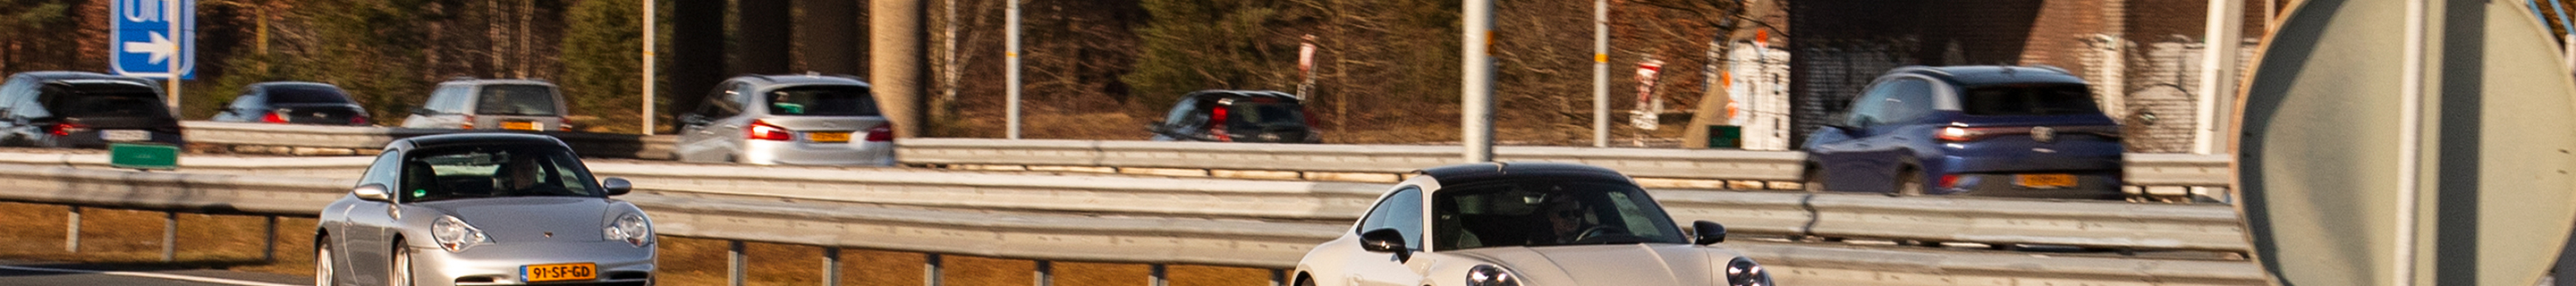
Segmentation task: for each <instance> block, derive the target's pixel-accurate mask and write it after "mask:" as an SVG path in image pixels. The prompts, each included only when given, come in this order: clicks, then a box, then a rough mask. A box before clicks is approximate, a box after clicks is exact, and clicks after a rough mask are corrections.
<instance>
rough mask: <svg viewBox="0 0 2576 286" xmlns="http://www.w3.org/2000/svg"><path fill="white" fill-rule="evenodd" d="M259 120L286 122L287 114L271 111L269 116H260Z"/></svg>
mask: <svg viewBox="0 0 2576 286" xmlns="http://www.w3.org/2000/svg"><path fill="white" fill-rule="evenodd" d="M259 122H268V123H286V116H284V115H278V114H277V112H269V113H268V116H261V117H259Z"/></svg>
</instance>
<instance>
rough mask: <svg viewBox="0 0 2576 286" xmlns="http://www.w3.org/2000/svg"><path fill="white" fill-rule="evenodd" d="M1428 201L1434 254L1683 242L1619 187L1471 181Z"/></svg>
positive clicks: (1650, 205) (1636, 192) (1651, 205)
mask: <svg viewBox="0 0 2576 286" xmlns="http://www.w3.org/2000/svg"><path fill="white" fill-rule="evenodd" d="M1432 200H1433V201H1432V206H1431V207H1432V208H1433V211H1432V214H1433V215H1434V216H1433V217H1434V218H1435V219H1434V220H1433V221H1432V222H1431V225H1432V227H1433V230H1432V234H1433V237H1434V238H1435V239H1436V240H1435V241H1433V242H1432V243H1434V245H1433V247H1436V249H1472V248H1484V247H1506V246H1558V245H1593V244H1635V243H1684V242H1685V240H1684V239H1683V238H1682V234H1681V229H1680V227H1677V226H1674V225H1673V221H1672V217H1671V216H1668V215H1665V214H1664V210H1663V208H1662V207H1660V206H1657V205H1655V202H1654V200H1653V199H1652V198H1649V197H1647V196H1646V192H1645V191H1644V190H1640V189H1637V187H1636V186H1635V185H1630V184H1624V183H1613V182H1586V181H1556V180H1525V181H1513V182H1497V183H1487V184H1472V185H1464V186H1457V187H1450V188H1447V189H1445V190H1441V191H1440V192H1438V193H1437V194H1436V195H1433V198H1432Z"/></svg>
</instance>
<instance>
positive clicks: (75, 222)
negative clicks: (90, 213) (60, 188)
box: [63, 206, 81, 253]
mask: <svg viewBox="0 0 2576 286" xmlns="http://www.w3.org/2000/svg"><path fill="white" fill-rule="evenodd" d="M80 219H81V207H80V206H72V213H71V221H70V222H69V224H67V225H66V226H65V227H64V228H65V229H64V230H63V252H70V253H80V225H81V222H80Z"/></svg>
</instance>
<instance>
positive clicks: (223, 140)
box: [179, 121, 677, 159]
mask: <svg viewBox="0 0 2576 286" xmlns="http://www.w3.org/2000/svg"><path fill="white" fill-rule="evenodd" d="M179 125H180V126H181V127H183V128H187V130H186V131H187V136H188V143H191V144H204V145H215V146H221V147H223V148H226V149H228V150H232V151H235V152H245V153H271V154H291V155H306V156H311V155H326V156H328V155H351V154H374V152H375V151H378V150H381V149H384V148H385V144H386V143H392V142H393V141H394V140H395V139H402V138H409V137H413V136H422V135H433V134H445V133H458V132H523V131H489V130H454V129H411V128H385V127H360V126H322V125H287V124H265V123H233V122H211V121H186V122H180V124H179ZM524 133H533V134H543V135H547V136H554V137H555V138H557V139H562V140H563V141H564V143H565V144H571V145H573V146H576V147H578V148H574V150H576V152H581V153H582V154H581V155H583V156H594V157H614V158H641V159H669V158H670V155H671V144H672V142H673V140H676V138H677V137H673V136H643V135H633V134H612V133H588V132H555V131H545V132H524Z"/></svg>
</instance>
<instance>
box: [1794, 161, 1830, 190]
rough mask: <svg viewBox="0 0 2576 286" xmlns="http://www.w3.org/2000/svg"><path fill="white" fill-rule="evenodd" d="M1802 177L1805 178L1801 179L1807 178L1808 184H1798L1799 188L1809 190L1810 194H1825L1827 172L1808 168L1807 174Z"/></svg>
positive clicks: (1811, 167) (1813, 167) (1812, 167)
mask: <svg viewBox="0 0 2576 286" xmlns="http://www.w3.org/2000/svg"><path fill="white" fill-rule="evenodd" d="M1802 176H1803V177H1801V178H1805V179H1806V180H1807V181H1806V182H1804V183H1801V184H1798V186H1799V187H1801V188H1803V189H1805V190H1807V192H1810V193H1816V192H1824V191H1825V171H1824V170H1819V168H1816V166H1807V171H1806V172H1804V175H1802Z"/></svg>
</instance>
